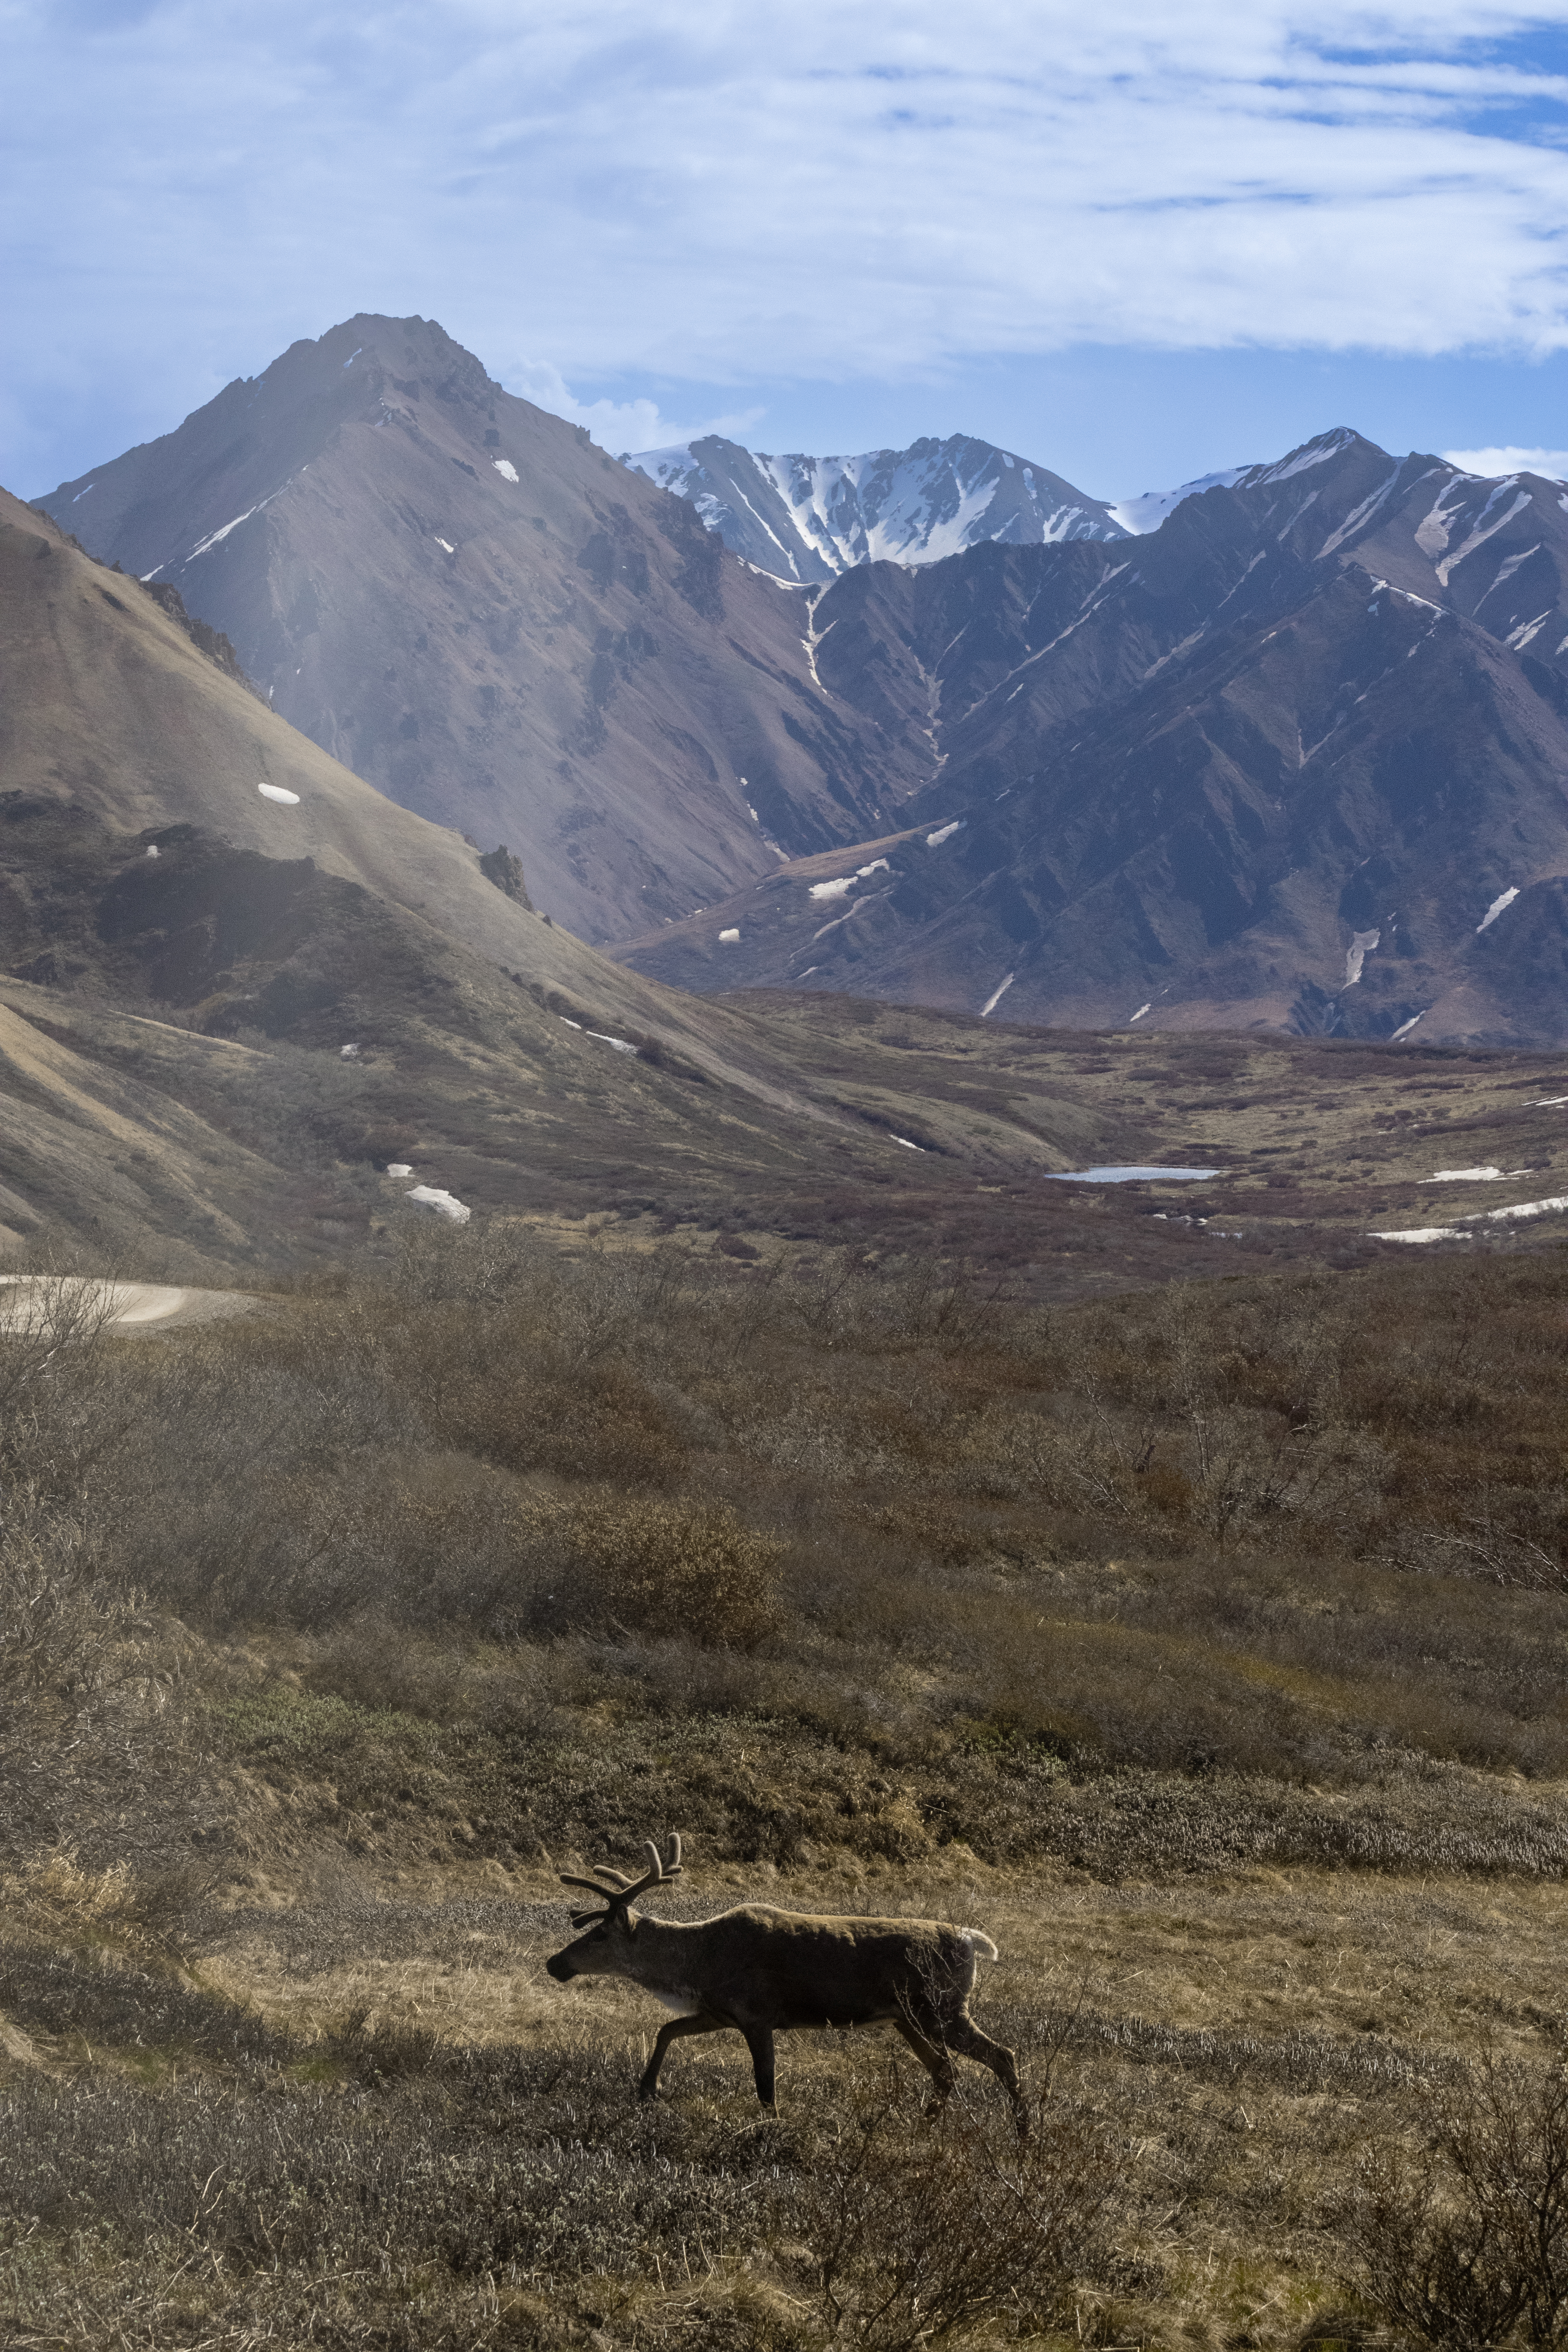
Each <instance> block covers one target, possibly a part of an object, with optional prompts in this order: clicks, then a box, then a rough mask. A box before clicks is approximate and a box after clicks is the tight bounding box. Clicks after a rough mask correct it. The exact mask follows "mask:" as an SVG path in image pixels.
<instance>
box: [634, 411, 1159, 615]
mask: <svg viewBox="0 0 1568 2352" xmlns="http://www.w3.org/2000/svg"><path fill="white" fill-rule="evenodd" d="M621 463H622V464H623V465H624V466H627V467H631V468H632V469H633V470H634V471H636V472H637V473H640V474H646V475H647V478H648V480H649V481H651V482H657V483H658V485H659V487H660V488H662V489H667V490H673V491H674V492H675V493H676V495H677V496H678V497H679V498H683V499H689V500H690V501H691V503H692V505H693V506H694V507H695V508H696V509H697V511H698V513H699V514H700V516H701V518H702V520H703V521H704V523H705V524H706V525H707V527H708V529H709V530H711V531H713V532H715V533H716V534H717V536H718V537H719V538H720V539H721V540H722V541H723V542H724V544H725V546H726V547H728V548H730V549H731V550H732V551H734V553H735V554H737V555H740V556H742V557H744V559H745V561H746V562H748V563H752V564H755V565H756V566H757V568H758V569H759V570H760V571H763V572H772V573H773V575H774V576H775V577H776V578H778V579H781V580H787V581H790V582H792V583H795V582H799V583H810V582H812V581H825V580H832V579H836V578H837V576H838V575H839V573H841V572H847V571H850V570H851V569H853V567H854V566H855V565H856V564H859V563H876V562H883V561H886V562H894V563H937V562H941V561H942V558H943V557H944V556H948V555H956V554H958V553H960V552H961V551H963V549H964V548H966V547H977V546H980V545H983V544H984V543H985V542H986V541H998V542H1000V543H1002V544H1005V545H1007V546H1010V547H1034V546H1039V545H1041V544H1044V543H1047V542H1051V541H1061V540H1074V539H1120V538H1122V537H1123V536H1124V535H1125V527H1124V526H1123V525H1122V524H1121V522H1120V521H1119V520H1117V519H1116V517H1115V516H1114V514H1113V513H1112V510H1111V509H1110V508H1109V507H1107V506H1106V505H1105V504H1104V502H1103V501H1102V500H1100V499H1091V498H1089V497H1088V496H1087V495H1086V494H1085V492H1083V491H1082V490H1077V489H1074V488H1073V486H1072V484H1071V483H1070V482H1067V481H1064V480H1063V479H1062V478H1061V476H1060V475H1059V474H1053V473H1052V472H1051V471H1050V470H1049V468H1048V467H1045V466H1037V465H1034V464H1032V463H1030V462H1029V461H1028V460H1027V459H1026V458H1023V457H1015V456H1014V455H1013V453H1012V452H1011V451H1009V450H1006V449H998V448H996V447H994V446H993V445H992V444H991V443H990V442H989V441H973V440H970V439H969V438H968V437H967V436H964V435H963V434H954V435H952V436H951V437H950V438H949V439H948V440H946V441H932V440H921V441H915V442H911V444H910V446H909V447H908V448H907V449H872V450H868V451H866V452H864V453H863V454H862V455H861V456H859V457H805V456H804V455H801V454H799V453H795V454H792V455H790V456H788V457H767V456H764V455H763V453H762V452H761V451H757V450H752V449H745V448H742V446H741V444H740V443H739V442H738V441H727V440H725V439H724V437H723V436H722V435H720V434H709V435H708V436H705V437H704V438H703V439H701V440H699V441H692V442H689V443H688V444H686V445H685V446H681V447H679V448H670V449H645V450H643V451H642V452H641V453H640V454H639V455H637V456H636V457H632V456H627V457H623V458H622V460H621Z"/></svg>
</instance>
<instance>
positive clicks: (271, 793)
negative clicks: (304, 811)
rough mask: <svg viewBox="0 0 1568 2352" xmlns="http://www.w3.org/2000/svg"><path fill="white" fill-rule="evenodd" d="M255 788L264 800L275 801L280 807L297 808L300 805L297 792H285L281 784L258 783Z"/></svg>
mask: <svg viewBox="0 0 1568 2352" xmlns="http://www.w3.org/2000/svg"><path fill="white" fill-rule="evenodd" d="M256 789H257V791H258V793H260V794H261V797H262V799H263V800H264V801H277V802H278V803H279V806H280V807H283V808H298V807H299V805H300V795H299V793H286V792H285V791H284V789H283V787H282V785H281V784H258V785H257V787H256Z"/></svg>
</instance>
